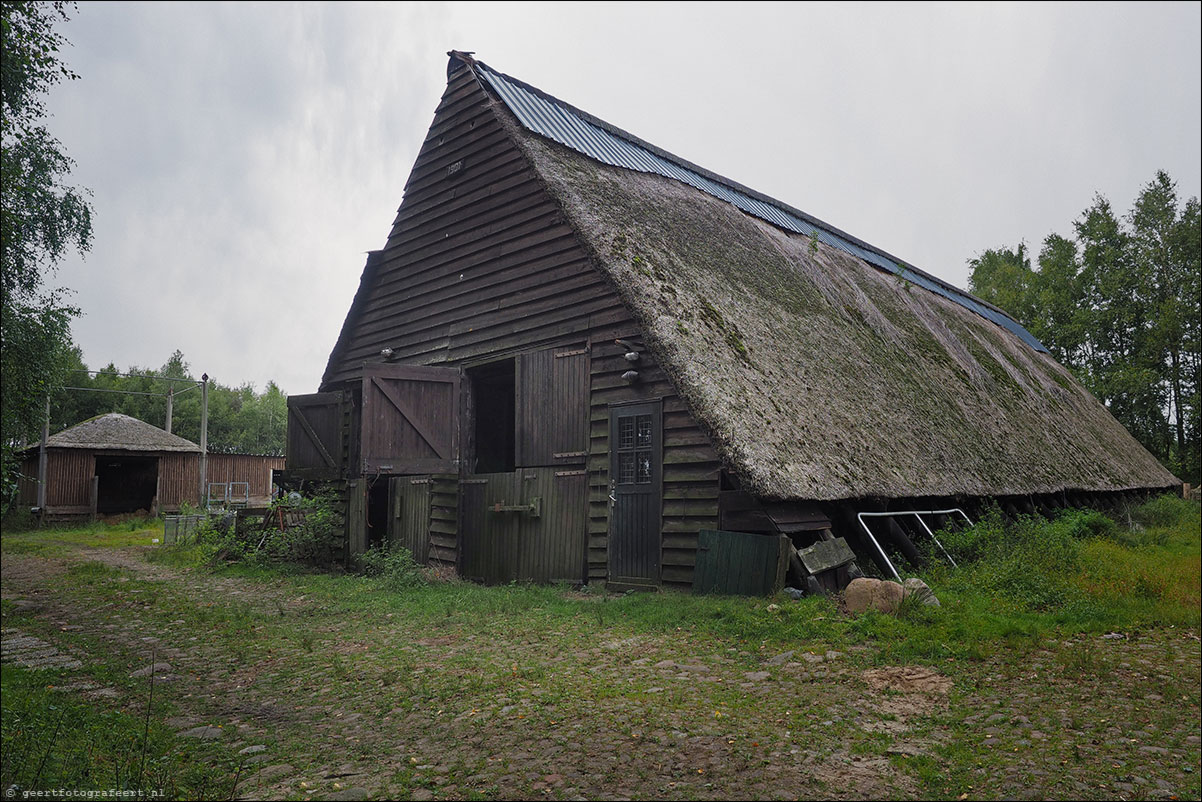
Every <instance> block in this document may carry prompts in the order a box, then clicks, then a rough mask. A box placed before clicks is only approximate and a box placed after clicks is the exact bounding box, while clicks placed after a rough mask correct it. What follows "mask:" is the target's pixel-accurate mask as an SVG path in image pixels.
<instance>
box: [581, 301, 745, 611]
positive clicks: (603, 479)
mask: <svg viewBox="0 0 1202 802" xmlns="http://www.w3.org/2000/svg"><path fill="white" fill-rule="evenodd" d="M596 334H601V332H600V331H598V332H596ZM615 339H623V340H627V341H628V342H633V343H635V344H636V345H639V346H640V347H639V348H638V351H639V352H640V353H641V354H642V357H641V359H640V361H639V362H638V363H637V364H635V365H632V364H631V363H630V362H627V361H626V359H625V358H624V354H625V353H626V348H625V347H624V346H620V345H618V344H617V343H615V342H614V340H615ZM641 346H642V341H641V338H640V335H639V334H638V333H637V328H636V327H635V324H634V321H633V320H630V321H628V322H627V323H626V324H625V326H619V327H616V328H615V330H614V331H613V336H609V337H606V338H605V339H603V340H598V341H595V342H594V345H593V347H592V351H593V354H592V356H593V359H592V398H591V407H592V414H591V416H590V420H591V425H592V428H591V438H590V457H589V558H588V559H589V581H590V582H595V581H598V580H604V579H605V578H606V576H607V574H608V570H609V566H608V551H607V545H608V539H609V405H610V404H613V403H618V402H622V401H630V400H634V399H654V398H662V399H663V415H664V420H663V432H664V454H663V461H664V475H663V488H664V490H663V510H662V516H663V524H662V527H663V530H662V555H661V559H660V565H661V566H662V568H661V579H662V582H663V584H664V586H666V587H678V588H682V589H687V588H689V587H691V585H692V582H693V567H694V565H695V564H696V561H697V538H698V533H699V532H700V531H701V530H702V529H715V528H717V521H718V493H719V476H720V473H721V463H720V462H719V459H718V455H717V453H716V452H715V451H714V449H713V446H711V445H710V442H709V438H708V437H707V436H706V434H705V433H704V432H703V431H702V430H701V429H700V427H699V426H698V425H697V422H696V420H695V419H694V418H693V416H692V414H691V413H690V412H689V411H688V408H687V407H686V406H685V404H684V402H683V401H682V400H681V399H680V397H679V396H678V395H677V394H676V390H675V388H673V387H672V384H671V383H670V382H669V381H668V378H667V376H666V375H665V374H664V372H663V371H662V370H661V369H660V368H659V366H658V365H657V364H655V362H654V360H653V359H652V357H651V355H650V354H648V353H647V351H646V349H645V348H642V347H641ZM632 368H634V369H636V370H638V372H639V381H638V383H637V384H633V385H632V384H630V383H629V382H627V381H626V380H625V379H623V378H622V374H623V373H625V372H626V371H628V370H631V369H632Z"/></svg>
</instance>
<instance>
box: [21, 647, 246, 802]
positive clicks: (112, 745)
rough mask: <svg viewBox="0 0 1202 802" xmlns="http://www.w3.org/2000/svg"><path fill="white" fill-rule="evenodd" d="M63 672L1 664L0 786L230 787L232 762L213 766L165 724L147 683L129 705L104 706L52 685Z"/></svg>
mask: <svg viewBox="0 0 1202 802" xmlns="http://www.w3.org/2000/svg"><path fill="white" fill-rule="evenodd" d="M61 673H62V672H57V671H33V670H28V669H24V668H19V667H17V666H13V665H4V666H3V669H2V674H0V697H2V705H3V716H2V721H3V725H2V732H3V748H2V754H3V770H2V771H0V774H2V779H0V782H2V783H3V785H4V787H5V788H12V787H14V786H16V787H17V788H21V789H27V790H33V789H38V790H41V789H71V790H72V791H73V792H75V794H76V795H80V794H87V793H89V792H92V793H96V792H100V791H105V790H112V789H118V790H122V791H137V790H142V791H147V792H152V791H157V792H161V793H162V794H163V796H162V797H161V798H166V799H197V798H204V797H206V796H209V797H210V798H213V797H217V798H226V797H228V794H229V792H230V791H231V790H233V779H232V777H231V776H230V767H228V766H225V765H218V766H215V765H213V764H212V763H211V757H212V756H211V755H210V754H207V753H206V750H204V749H203V748H202V747H198V746H197V745H196V744H185V743H182V739H179V738H177V737H176V736H175V734H174V733H173V732H172V731H171V730H170V729H169V728H167V727H165V726H164V725H163V724H162V721H161V718H162V716H161V711H156V710H155V709H154V701H153V699H152V694H151V693H150V689H149V687H147V688H146V689H145V692H144V694H142V696H141V698H140V699H138V704H134V705H131V708H132V709H129V710H122V709H115V708H111V707H102V706H99V705H97V704H95V703H92V702H89V701H85V700H81V699H80V698H79V697H78V696H77V695H76V694H74V693H72V692H70V691H60V690H57V689H56V683H61V682H63V680H64V678H62V677H60V675H61ZM139 704H140V705H141V707H142V709H141V710H138V709H137V708H138V705H139ZM160 707H162V705H160ZM148 708H149V709H148ZM148 713H149V714H150V715H149V716H148V715H147V714H148ZM206 789H207V791H206Z"/></svg>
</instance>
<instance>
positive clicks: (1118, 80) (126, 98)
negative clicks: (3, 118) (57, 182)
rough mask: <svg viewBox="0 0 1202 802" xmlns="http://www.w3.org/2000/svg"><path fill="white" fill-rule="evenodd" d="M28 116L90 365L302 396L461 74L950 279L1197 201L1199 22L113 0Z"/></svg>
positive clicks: (1163, 16) (1164, 11) (1189, 14)
mask: <svg viewBox="0 0 1202 802" xmlns="http://www.w3.org/2000/svg"><path fill="white" fill-rule="evenodd" d="M59 30H60V31H61V32H62V33H63V34H64V35H65V36H66V37H67V39H68V40H69V41H70V42H71V43H72V46H71V47H68V48H66V49H65V51H64V52H63V56H64V59H65V61H66V62H67V63H68V65H69V66H70V67H71V68H72V69H73V70H74V71H75V72H76V73H77V74H78V75H79V76H80V78H79V80H77V81H73V82H70V83H67V84H61V85H59V86H58V87H56V88H55V89H53V90H52V92H51V94H50V96H49V98H48V102H47V106H48V108H49V110H50V112H51V114H52V117H51V119H50V120H49V121H48V127H49V128H50V131H51V133H52V134H54V135H55V136H57V137H58V138H59V139H60V140H61V142H62V143H63V145H64V147H65V149H66V151H67V153H68V154H69V155H70V156H71V157H72V158H74V160H75V162H76V165H75V169H74V171H73V172H72V174H71V177H70V179H69V181H68V183H70V184H72V185H76V186H83V187H86V188H88V189H89V190H91V192H92V203H93V206H94V211H95V217H94V240H93V243H92V248H91V250H90V252H89V253H88V254H87V255H86V257H85V258H78V257H74V256H72V257H70V258H68V259H67V260H65V261H64V262H63V263H62V264H61V265H60V267H59V269H58V272H57V273H56V275H55V276H54V278H53V281H52V284H56V285H59V286H63V287H66V288H69V289H70V290H71V291H72V292H73V293H74V294H73V297H72V301H73V303H74V304H75V305H76V306H78V307H80V309H81V310H82V312H83V314H82V316H81V317H80V318H79V319H78V320H76V321H75V323H74V325H73V336H74V338H75V341H76V343H77V344H78V345H79V346H80V347H81V348H82V349H83V353H84V360H85V362H87V364H88V365H89V367H92V368H94V369H95V368H99V367H103V366H104V365H106V364H108V363H110V362H112V363H114V364H116V365H117V367H118V368H120V369H123V370H124V369H127V368H130V367H142V368H157V367H159V366H161V365H163V364H164V363H165V362H166V361H167V360H168V358H169V357H170V356H171V353H172V352H173V351H175V350H177V349H178V350H180V351H182V352H183V354H184V357H185V359H186V361H187V362H188V363H189V365H190V366H191V369H192V372H193V374H194V375H196V376H199V375H200V374H201V373H202V372H203V373H208V374H209V376H210V377H211V378H213V379H214V380H216V381H219V382H221V383H222V384H226V385H233V386H239V385H243V384H250V385H252V386H254V387H255V388H256V389H257V390H259V391H262V390H263V389H264V387H265V386H266V384H267V382H268V381H275V383H276V384H278V385H279V386H280V387H281V388H282V389H283V390H284V391H285V392H287V393H289V394H300V393H311V392H316V391H317V388H318V385H319V383H320V381H321V375H322V372H323V371H324V369H325V365H326V361H327V359H328V358H329V353H330V350H331V349H332V348H333V346H334V342H335V340H336V339H337V337H338V332H339V331H340V329H341V326H342V321H343V319H344V318H345V317H346V313H347V311H348V310H349V308H350V304H351V300H352V298H353V297H354V294H355V290H356V288H357V287H358V283H359V276H360V274H361V273H362V270H363V265H364V261H365V259H366V253H367V252H368V251H370V250H375V249H378V248H380V247H382V246H383V245H384V242H385V240H386V238H387V235H388V232H389V229H390V228H391V224H392V221H393V218H394V216H395V214H396V209H397V207H398V206H399V205H400V202H401V199H402V196H403V188H404V185H405V180H406V177H407V176H408V173H409V170H410V169H411V167H412V165H413V161H414V159H415V158H416V156H417V151H418V148H419V147H420V145H421V142H422V140H423V138H424V137H425V134H426V130H427V129H428V128H429V125H430V122H431V120H432V119H433V114H434V110H435V108H436V107H437V105H438V100H439V97H440V96H441V94H442V91H443V89H444V88H445V86H446V63H447V56H446V52H447V51H448V50H451V49H456V50H468V51H474V52H475V54H476V58H477V59H479V60H481V61H483V62H485V63H486V64H488V65H489V66H490V67H492V68H493V69H495V70H498V71H500V72H504V73H507V74H509V75H511V76H513V77H515V78H519V79H521V80H523V81H525V82H526V83H529V84H532V85H533V86H536V87H538V88H540V89H542V90H544V91H546V92H549V93H550V94H552V95H555V96H556V97H558V98H560V99H562V100H564V101H566V102H568V103H571V104H572V105H574V106H576V107H578V108H581V109H584V110H585V111H588V112H590V113H592V114H593V115H595V116H597V117H600V118H601V119H603V120H606V121H607V122H610V123H612V124H613V125H616V126H618V127H619V128H623V129H625V130H627V131H629V132H631V133H632V134H635V135H636V136H639V137H641V138H643V139H645V140H647V141H649V142H652V143H654V144H656V145H658V146H659V147H661V148H663V149H664V150H667V151H669V152H671V153H674V154H676V155H678V156H680V157H682V158H685V159H687V160H689V161H692V162H694V163H696V164H699V165H701V166H703V167H705V168H707V169H709V170H711V171H713V172H716V173H718V174H720V175H723V176H726V177H727V178H730V179H732V180H734V181H737V182H739V183H742V184H744V185H746V186H749V187H751V188H753V189H756V190H758V191H760V192H762V193H765V194H767V195H769V196H771V197H774V198H777V199H779V200H781V201H783V202H785V203H787V204H789V205H791V206H794V207H796V208H798V209H801V210H803V211H805V212H807V213H809V214H811V215H813V216H815V217H817V218H819V219H821V220H824V221H826V222H827V223H829V224H831V225H833V226H836V227H838V228H840V229H842V230H844V231H846V232H848V233H849V234H852V235H854V236H856V237H858V238H860V239H862V240H865V241H867V242H869V243H871V244H873V245H875V246H877V247H879V248H881V249H883V250H885V251H888V252H889V253H892V254H894V255H895V256H897V257H899V258H901V259H904V260H906V261H908V262H910V263H912V264H914V265H915V266H917V267H919V268H921V269H923V270H926V271H927V272H930V273H933V274H935V275H937V276H939V277H941V278H943V279H946V280H948V281H950V282H952V283H953V284H956V285H957V286H960V287H965V286H967V281H968V273H969V268H968V264H967V263H968V260H969V259H971V258H973V257H974V256H976V255H978V254H979V253H981V252H982V251H984V250H985V249H988V248H998V247H1014V246H1015V245H1017V244H1018V243H1019V242H1026V243H1027V244H1028V247H1029V248H1031V249H1032V250H1033V251H1035V252H1036V253H1037V252H1038V248H1039V244H1040V243H1041V242H1042V241H1043V239H1044V238H1045V237H1046V236H1048V235H1049V234H1051V233H1059V234H1063V235H1071V234H1072V225H1073V221H1074V220H1076V219H1077V218H1078V217H1079V216H1080V215H1081V213H1082V212H1083V211H1084V210H1085V209H1086V207H1088V206H1089V205H1090V204H1091V203H1092V202H1093V200H1094V198H1095V196H1096V195H1098V194H1100V195H1102V196H1104V197H1106V198H1107V199H1109V201H1110V202H1111V204H1112V206H1113V207H1114V209H1115V211H1116V213H1118V214H1120V215H1121V214H1126V213H1127V211H1129V210H1130V208H1131V205H1132V202H1133V201H1134V199H1135V197H1136V196H1137V195H1138V193H1139V192H1140V190H1141V188H1142V187H1144V186H1145V185H1146V184H1148V183H1149V182H1150V181H1151V180H1152V179H1153V177H1154V176H1155V174H1156V171H1158V170H1164V171H1166V172H1167V173H1168V174H1169V175H1170V176H1171V177H1172V178H1173V179H1174V180H1175V181H1176V182H1177V186H1178V192H1179V196H1180V198H1181V200H1182V201H1184V200H1185V199H1186V198H1188V197H1193V196H1197V195H1199V194H1200V185H1202V166H1200V162H1202V68H1200V65H1202V4H1198V3H1168V4H1156V3H1131V4H1127V3H1115V4H1098V3H1089V4H1064V5H1062V4H1053V3H1037V4H1001V5H993V4H960V3H955V4H942V3H940V4H906V3H889V4H879V5H878V4H855V3H834V4H821V3H804V4H792V3H784V4H776V3H766V4H755V3H737V4H734V3H700V2H690V3H684V4H676V3H658V4H657V3H616V4H609V3H599V4H589V3H531V4H526V3H499V2H498V3H480V4H477V3H384V4H374V3H363V4H360V3H336V4H325V3H270V4H254V3H235V4H228V5H227V4H214V3H199V4H190V3H175V2H172V3H162V4H159V3H132V4H125V3H108V2H104V3H101V2H88V1H87V0H83V2H80V3H79V5H78V8H77V9H76V10H75V11H74V12H73V14H72V18H71V20H70V21H69V22H67V23H65V24H62V25H61V26H60V27H59Z"/></svg>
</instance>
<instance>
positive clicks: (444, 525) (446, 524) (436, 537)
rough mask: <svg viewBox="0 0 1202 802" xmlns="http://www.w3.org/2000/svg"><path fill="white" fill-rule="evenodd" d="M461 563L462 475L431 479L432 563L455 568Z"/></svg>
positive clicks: (444, 475) (446, 475)
mask: <svg viewBox="0 0 1202 802" xmlns="http://www.w3.org/2000/svg"><path fill="white" fill-rule="evenodd" d="M458 563H459V477H458V476H455V475H448V474H443V475H438V476H432V477H431V478H430V564H431V565H434V566H437V567H439V568H443V569H447V570H454V569H455V568H456V567H457V565H458Z"/></svg>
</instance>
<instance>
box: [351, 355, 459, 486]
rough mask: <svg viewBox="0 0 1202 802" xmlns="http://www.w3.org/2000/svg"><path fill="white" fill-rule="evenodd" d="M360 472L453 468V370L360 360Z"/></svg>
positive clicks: (455, 431) (455, 401) (456, 433)
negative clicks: (362, 363) (361, 380)
mask: <svg viewBox="0 0 1202 802" xmlns="http://www.w3.org/2000/svg"><path fill="white" fill-rule="evenodd" d="M360 432H361V440H360V443H359V448H360V450H359V454H360V462H361V468H362V473H364V474H376V473H383V474H420V473H458V471H459V370H458V369H457V368H435V367H422V366H418V365H381V364H375V365H365V366H364V367H363V413H362V424H361V429H360Z"/></svg>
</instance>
